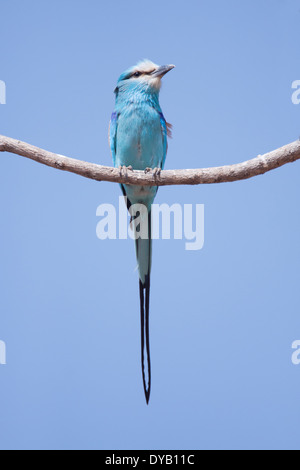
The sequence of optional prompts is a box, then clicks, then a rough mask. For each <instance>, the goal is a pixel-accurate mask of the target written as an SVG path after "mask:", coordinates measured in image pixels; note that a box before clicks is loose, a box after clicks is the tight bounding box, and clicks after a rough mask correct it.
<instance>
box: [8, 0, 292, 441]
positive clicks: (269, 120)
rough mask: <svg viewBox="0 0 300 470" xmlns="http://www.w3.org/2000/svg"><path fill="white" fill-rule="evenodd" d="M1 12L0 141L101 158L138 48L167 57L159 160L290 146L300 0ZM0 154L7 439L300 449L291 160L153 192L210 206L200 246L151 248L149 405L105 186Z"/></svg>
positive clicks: (232, 158) (224, 158) (209, 159)
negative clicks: (165, 142)
mask: <svg viewBox="0 0 300 470" xmlns="http://www.w3.org/2000/svg"><path fill="white" fill-rule="evenodd" d="M1 20H2V21H1V30H0V40H1V44H2V48H1V69H0V80H4V81H5V83H6V86H7V104H6V105H0V133H1V134H4V135H7V136H9V137H13V138H17V139H20V140H24V141H26V142H29V143H32V144H34V145H37V146H40V147H42V148H45V149H48V150H51V151H54V152H57V153H60V154H64V155H68V156H72V157H74V158H78V159H82V160H88V161H92V162H96V163H101V164H105V165H110V164H111V157H110V152H109V147H108V143H107V128H108V120H109V117H110V114H111V111H112V109H113V106H114V96H113V89H114V87H115V83H116V80H117V78H118V76H119V74H120V73H121V72H122V71H123V70H125V69H126V68H127V67H128V66H130V65H133V64H134V63H136V62H137V61H138V60H140V59H141V58H144V57H147V58H149V59H151V60H153V61H155V62H156V63H160V64H165V63H174V64H175V65H176V69H175V70H173V71H172V72H170V73H169V74H168V75H167V76H166V77H165V78H164V86H163V89H162V92H161V106H162V109H163V111H164V114H165V116H166V119H167V120H168V121H170V122H171V123H172V124H173V126H174V132H173V139H172V140H171V141H170V143H169V153H168V157H167V162H166V168H169V169H172V168H197V167H209V166H219V165H225V164H230V163H237V162H240V161H243V160H247V159H249V158H252V157H254V156H256V155H257V154H262V153H265V152H267V151H270V150H273V149H276V148H278V147H280V146H282V145H285V144H288V143H290V142H292V141H294V140H296V139H298V138H299V135H300V128H299V117H300V105H298V106H296V105H294V104H292V101H291V95H292V88H291V86H292V82H293V81H294V80H300V72H299V47H298V45H299V42H300V37H299V21H300V2H299V1H293V0H285V1H283V0H272V1H268V0H263V1H257V0H255V1H253V0H252V1H248V0H247V1H244V2H238V1H227V2H223V1H199V0H197V1H187V2H184V3H183V2H179V1H174V0H173V1H172V2H171V1H169V0H167V1H165V2H161V1H156V0H152V2H151V4H149V3H148V4H145V3H142V2H140V1H126V2H121V1H115V2H100V1H96V0H87V1H82V0H80V1H74V0H73V1H70V0H63V1H57V0H52V1H51V2H49V1H48V2H39V1H31V0H27V1H26V2H22V1H20V0H11V1H5V0H2V1H1ZM0 159H1V183H0V211H1V212H0V213H1V232H0V260H1V261H0V262H1V264H0V283H1V284H0V285H1V295H0V312H1V315H0V340H2V341H5V343H6V347H7V365H5V366H3V365H0V404H1V407H0V420H1V427H0V428H1V429H0V447H1V448H3V449H14V448H20V449H31V448H34V449H53V448H55V449H76V448H80V449H253V448H255V449H261V448H268V449H276V448H281V449H299V448H300V443H299V429H298V423H299V418H300V416H299V415H300V394H299V390H300V366H295V365H293V364H292V362H291V356H292V352H293V351H292V349H291V345H292V343H293V341H295V340H299V339H300V315H299V285H298V284H299V255H300V248H299V230H300V221H299V203H300V197H299V163H295V164H292V165H287V166H285V167H283V168H281V169H279V170H276V171H273V172H270V173H268V174H266V175H264V176H261V177H257V178H254V179H250V180H248V181H244V182H237V183H230V184H220V185H211V186H201V187H200V186H198V187H191V186H189V187H184V186H183V187H179V186H173V187H165V188H161V189H160V190H159V192H158V195H157V199H156V202H158V203H163V202H166V203H168V204H173V203H180V204H194V205H195V204H205V246H204V248H203V250H201V251H197V252H193V251H186V250H185V249H184V241H180V240H157V241H155V243H154V249H153V252H154V253H153V269H152V293H151V348H152V366H153V383H152V386H153V388H152V395H151V402H150V405H149V406H148V407H147V406H146V405H145V400H144V395H143V389H142V380H141V373H140V362H139V361H140V338H139V299H138V279H137V273H136V272H135V271H134V269H135V256H134V244H133V242H132V241H131V240H106V241H100V240H98V239H97V237H96V225H97V221H98V220H97V218H96V209H97V207H98V205H99V204H101V203H111V204H117V203H118V198H119V195H120V190H119V187H118V185H115V184H110V183H97V182H94V181H89V180H86V179H84V178H81V177H78V176H75V175H71V174H68V173H64V172H60V171H56V170H53V169H50V168H47V167H43V166H42V165H38V164H36V163H34V162H31V161H29V160H26V159H24V158H21V157H17V156H13V155H9V154H1V155H0Z"/></svg>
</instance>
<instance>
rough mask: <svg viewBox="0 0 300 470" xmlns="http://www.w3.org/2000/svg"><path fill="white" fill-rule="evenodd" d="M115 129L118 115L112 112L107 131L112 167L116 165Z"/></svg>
mask: <svg viewBox="0 0 300 470" xmlns="http://www.w3.org/2000/svg"><path fill="white" fill-rule="evenodd" d="M117 127H118V114H117V113H116V112H115V111H114V112H113V113H112V115H111V118H110V123H109V130H108V138H109V146H110V150H111V155H112V160H113V164H114V166H115V165H116V153H117Z"/></svg>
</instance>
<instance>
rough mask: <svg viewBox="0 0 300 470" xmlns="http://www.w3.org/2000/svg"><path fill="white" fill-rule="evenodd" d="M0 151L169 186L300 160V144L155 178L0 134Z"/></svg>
mask: <svg viewBox="0 0 300 470" xmlns="http://www.w3.org/2000/svg"><path fill="white" fill-rule="evenodd" d="M0 152H9V153H14V154H17V155H20V156H22V157H26V158H30V159H31V160H34V161H36V162H38V163H42V164H43V165H47V166H51V167H52V168H56V169H58V170H63V171H69V172H71V173H75V174H77V175H80V176H83V177H85V178H90V179H93V180H96V181H110V182H113V183H126V184H135V185H143V186H166V185H179V184H190V185H192V184H212V183H228V182H231V181H239V180H244V179H248V178H252V177H253V176H258V175H263V174H264V173H266V172H267V171H270V170H274V169H275V168H279V167H280V166H283V165H285V164H286V163H292V162H295V161H296V160H299V159H300V141H295V142H292V143H291V144H288V145H285V146H284V147H281V148H279V149H277V150H273V151H272V152H269V153H266V154H265V155H258V156H257V157H256V158H253V159H252V160H248V161H245V162H243V163H237V164H234V165H227V166H221V167H214V168H203V169H198V170H197V169H195V170H164V171H162V172H161V173H160V175H157V176H154V175H153V173H152V172H150V173H145V172H143V171H138V170H134V171H131V170H128V171H127V172H121V173H120V170H119V169H117V168H111V167H108V166H102V165H96V164H95V163H88V162H84V161H81V160H75V159H73V158H69V157H64V156H63V155H58V154H55V153H51V152H48V151H46V150H42V149H40V148H38V147H34V146H33V145H30V144H27V143H25V142H21V141H19V140H15V139H11V138H9V137H4V136H1V135H0Z"/></svg>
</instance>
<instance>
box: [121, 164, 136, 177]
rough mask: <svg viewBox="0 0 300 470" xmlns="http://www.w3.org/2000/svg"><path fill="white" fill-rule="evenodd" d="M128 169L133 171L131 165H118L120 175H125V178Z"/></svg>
mask: <svg viewBox="0 0 300 470" xmlns="http://www.w3.org/2000/svg"><path fill="white" fill-rule="evenodd" d="M128 170H129V171H133V168H132V166H131V165H129V166H125V165H120V166H119V172H120V176H121V177H123V176H125V178H127V176H128Z"/></svg>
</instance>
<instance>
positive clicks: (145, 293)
mask: <svg viewBox="0 0 300 470" xmlns="http://www.w3.org/2000/svg"><path fill="white" fill-rule="evenodd" d="M135 243H136V257H137V262H138V268H139V287H140V314H141V364H142V374H143V385H144V392H145V397H146V402H147V404H148V403H149V399H150V390H151V360H150V335H149V305H150V271H151V257H152V239H151V210H149V212H148V236H147V238H138V239H136V242H135Z"/></svg>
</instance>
